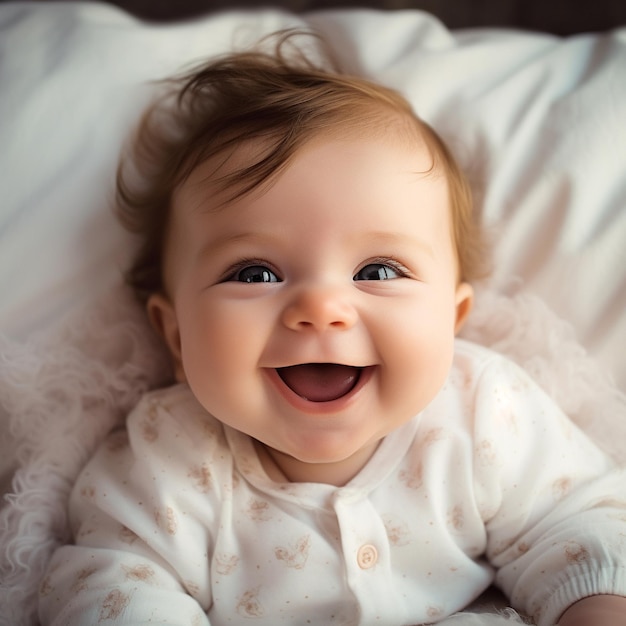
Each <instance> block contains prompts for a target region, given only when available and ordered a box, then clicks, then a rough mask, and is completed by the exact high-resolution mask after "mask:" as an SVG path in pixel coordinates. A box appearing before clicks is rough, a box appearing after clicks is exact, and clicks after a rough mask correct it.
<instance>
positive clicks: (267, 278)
mask: <svg viewBox="0 0 626 626" xmlns="http://www.w3.org/2000/svg"><path fill="white" fill-rule="evenodd" d="M231 280H234V281H238V282H240V283H279V282H281V280H280V278H278V276H276V274H274V272H272V270H270V269H269V268H267V267H265V266H263V265H249V266H248V267H244V268H242V269H240V270H239V271H237V272H236V273H235V274H233V276H232V278H231Z"/></svg>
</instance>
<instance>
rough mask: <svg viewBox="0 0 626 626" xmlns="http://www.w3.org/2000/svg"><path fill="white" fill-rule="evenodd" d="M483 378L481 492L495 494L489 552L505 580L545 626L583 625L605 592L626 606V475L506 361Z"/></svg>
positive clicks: (593, 624)
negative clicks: (557, 622)
mask: <svg viewBox="0 0 626 626" xmlns="http://www.w3.org/2000/svg"><path fill="white" fill-rule="evenodd" d="M483 378H484V380H482V382H481V384H480V385H479V391H478V398H477V399H478V402H477V406H478V415H477V420H478V422H477V430H476V433H475V434H476V437H477V442H478V445H477V462H476V467H477V469H478V474H477V475H478V476H479V480H478V485H477V492H478V493H479V494H480V493H489V494H490V502H489V506H487V507H485V505H483V507H482V508H486V509H491V511H492V512H491V513H489V517H488V519H487V520H486V527H487V531H488V537H489V539H488V550H487V554H488V557H489V559H490V561H491V563H492V564H493V565H495V566H496V567H497V568H498V571H497V574H496V581H497V584H498V585H499V586H500V587H501V588H502V589H503V590H504V591H505V593H506V594H507V596H509V598H510V599H511V602H512V604H513V605H514V606H517V607H519V608H520V609H521V610H523V611H525V612H527V613H529V614H531V615H533V616H534V618H535V619H536V621H537V623H538V624H540V625H541V626H543V625H547V624H550V625H551V624H554V623H555V622H556V621H557V620H558V619H559V617H562V618H563V619H565V620H573V619H575V618H576V619H577V621H576V622H574V621H572V622H571V625H572V626H574V624H576V626H578V625H579V624H584V623H585V622H583V621H580V620H582V619H585V618H584V617H580V619H579V617H578V616H579V615H580V616H583V615H585V614H588V612H589V611H591V610H592V608H595V607H598V608H599V607H600V606H601V605H603V603H601V602H600V600H599V598H601V597H602V598H609V597H610V601H609V600H606V602H605V605H606V606H607V607H613V606H617V607H618V608H619V607H620V605H624V603H625V602H626V600H624V599H623V598H622V597H621V596H626V533H625V531H626V524H625V521H626V472H625V471H624V470H620V469H618V468H616V467H614V465H613V464H612V463H611V462H610V461H609V460H608V459H607V458H606V457H605V455H603V454H602V453H601V452H600V451H599V450H598V449H597V447H596V446H594V444H593V443H592V442H591V441H589V440H588V438H587V437H585V436H584V435H583V434H582V433H581V432H580V431H579V430H578V429H577V428H576V427H575V426H574V425H573V424H572V423H571V422H570V421H569V420H567V418H566V417H565V416H564V415H563V414H562V412H561V411H559V409H558V407H556V406H555V405H554V403H553V402H552V401H551V399H550V398H548V397H547V396H546V394H545V393H543V392H542V391H541V390H540V389H539V388H538V387H537V386H536V384H534V383H533V382H532V381H531V380H530V379H529V378H528V376H527V375H526V374H525V373H524V372H523V371H521V370H519V368H516V367H515V366H512V365H510V364H507V363H501V364H499V366H498V367H497V368H494V367H491V368H489V370H488V371H487V372H486V373H484V376H483ZM490 415H491V416H493V417H490ZM490 420H492V424H491V426H489V421H490ZM487 444H489V446H487ZM487 452H489V453H490V454H487ZM491 498H493V499H491ZM592 598H596V599H595V600H592ZM614 598H615V601H614ZM583 600H584V602H583ZM574 607H575V608H574ZM583 610H584V613H583ZM607 610H608V609H607ZM567 611H570V612H569V613H568V612H567ZM620 617H621V615H620ZM599 619H600V618H598V620H596V619H595V618H594V619H593V620H592V621H590V622H588V623H587V624H586V626H600V624H601V622H600V621H599ZM622 619H624V618H622ZM622 623H624V622H613V623H612V626H613V624H615V626H617V625H618V624H622ZM565 624H568V622H567V621H566V622H563V626H565Z"/></svg>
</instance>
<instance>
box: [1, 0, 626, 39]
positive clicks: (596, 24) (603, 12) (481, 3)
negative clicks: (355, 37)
mask: <svg viewBox="0 0 626 626" xmlns="http://www.w3.org/2000/svg"><path fill="white" fill-rule="evenodd" d="M0 1H1V0H0ZM48 1H50V0H48ZM84 1H89V0H84ZM108 2H109V3H110V4H115V5H118V6H121V7H123V8H125V9H126V10H127V11H129V12H130V13H132V14H134V15H136V16H138V17H140V18H143V19H146V20H149V21H155V22H162V21H172V20H177V19H189V18H193V17H196V16H199V15H205V14H207V13H210V12H214V11H224V10H229V9H238V8H262V7H279V8H283V9H288V10H291V11H294V12H302V11H313V10H318V9H330V8H350V7H352V8H354V7H367V8H375V9H386V10H391V11H393V10H400V9H423V10H426V11H429V12H430V13H433V14H434V15H436V16H437V17H439V18H440V19H441V20H442V21H443V22H444V24H446V26H448V28H467V27H481V26H486V27H493V26H500V27H510V28H521V29H525V30H539V31H544V32H549V33H553V34H556V35H571V34H576V33H583V32H592V31H603V30H608V29H611V28H615V27H617V26H622V25H626V0H586V1H584V2H583V1H580V0H265V1H259V0H108Z"/></svg>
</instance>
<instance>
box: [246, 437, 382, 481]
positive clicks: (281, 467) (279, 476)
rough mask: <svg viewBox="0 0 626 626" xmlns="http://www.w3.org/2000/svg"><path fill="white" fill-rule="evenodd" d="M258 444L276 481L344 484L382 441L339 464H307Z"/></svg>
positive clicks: (267, 470)
mask: <svg viewBox="0 0 626 626" xmlns="http://www.w3.org/2000/svg"><path fill="white" fill-rule="evenodd" d="M255 445H256V449H257V453H258V455H259V460H260V461H261V465H263V469H264V470H265V471H266V472H267V475H268V476H269V477H270V478H271V479H272V480H274V481H276V482H291V483H322V484H327V485H334V486H336V487H343V486H344V485H346V484H348V483H349V482H350V481H351V480H352V479H353V478H354V477H355V476H356V475H357V474H358V473H359V472H360V471H361V470H362V469H363V467H365V465H366V464H367V462H368V461H369V460H370V459H371V458H372V456H373V454H374V452H375V451H376V448H377V447H378V442H377V443H374V444H372V445H371V446H368V447H367V448H363V449H362V450H359V451H358V452H357V453H356V454H354V455H352V456H351V457H350V458H348V459H346V460H344V461H340V462H337V463H305V462H303V461H299V460H298V459H295V458H294V457H291V456H289V455H287V454H283V453H282V452H279V451H277V450H274V449H273V448H269V447H267V446H266V445H264V444H262V443H260V442H258V441H257V442H255Z"/></svg>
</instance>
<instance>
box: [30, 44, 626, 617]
mask: <svg viewBox="0 0 626 626" xmlns="http://www.w3.org/2000/svg"><path fill="white" fill-rule="evenodd" d="M292 43H293V36H284V37H282V38H280V39H279V42H278V45H277V50H276V51H275V52H272V53H266V52H261V51H254V52H250V53H240V54H234V55H230V56H228V57H224V58H220V59H216V60H213V61H211V62H210V63H209V64H207V65H204V66H203V67H201V68H199V69H198V70H197V71H194V72H193V73H191V74H189V75H186V76H184V77H182V78H180V79H177V80H176V81H174V83H173V84H174V92H173V93H174V98H173V99H172V98H170V97H164V98H163V99H161V100H159V101H158V102H157V103H156V104H155V105H154V107H152V108H151V110H150V111H149V112H148V113H147V115H146V116H145V118H144V120H143V123H142V125H141V127H140V129H139V134H138V137H137V142H136V144H135V150H134V160H133V162H132V163H133V166H134V167H135V169H136V171H137V172H139V174H141V180H142V185H132V184H131V183H130V182H129V174H128V167H127V166H126V164H124V163H123V164H122V166H121V168H120V173H119V177H118V197H119V206H120V213H121V215H122V218H123V220H124V222H125V224H126V225H127V226H128V227H129V228H130V229H131V230H132V231H134V232H136V233H138V234H139V235H140V238H141V244H140V248H139V252H138V255H137V257H136V260H135V263H134V265H133V266H132V268H131V270H130V272H129V280H130V283H131V284H132V285H133V287H134V289H135V290H136V292H137V294H138V296H139V298H140V299H141V300H142V301H143V302H145V305H146V308H147V312H148V316H149V318H150V320H151V322H152V324H153V325H154V327H155V328H156V329H157V331H158V332H159V333H160V334H161V336H162V337H163V339H164V342H165V344H166V345H167V347H168V348H169V351H170V353H171V356H172V362H173V368H174V375H175V378H176V384H174V385H173V386H171V387H169V388H166V389H161V390H156V391H153V392H151V393H149V394H147V395H146V396H145V397H144V398H143V399H142V401H141V402H140V403H139V405H138V406H137V407H136V409H135V410H134V411H133V412H132V413H131V414H130V415H129V417H128V419H127V422H126V424H125V427H124V429H123V430H117V431H114V432H113V433H111V434H110V436H109V437H108V439H107V440H106V441H105V443H104V444H103V445H102V446H101V448H100V449H99V451H98V452H97V453H96V455H95V456H94V458H93V459H92V460H91V461H90V462H89V464H88V465H87V467H86V468H85V469H84V471H83V472H82V475H81V476H80V478H79V480H78V482H77V484H76V486H75V488H74V491H73V495H72V498H71V503H70V515H71V523H72V529H73V533H74V539H75V541H74V544H73V545H68V546H64V547H62V548H60V549H59V550H58V551H57V552H56V553H55V555H54V557H53V559H52V562H51V565H50V568H49V571H48V573H47V575H46V577H45V579H44V581H43V584H42V587H41V600H40V617H41V621H42V624H44V625H47V624H57V625H63V626H65V625H68V624H70V625H76V626H84V625H85V624H99V623H104V624H109V623H111V624H146V623H153V622H154V623H162V624H163V623H165V624H181V625H182V624H185V625H191V624H193V625H200V624H213V625H218V624H226V623H244V622H245V623H254V624H259V625H262V624H267V625H272V626H274V625H275V624H278V623H287V624H320V625H329V624H343V625H348V624H350V625H356V624H384V625H393V626H399V625H401V624H421V623H425V622H427V623H433V622H437V621H440V620H442V619H443V618H445V617H446V616H448V615H451V614H452V613H454V612H457V611H459V610H461V609H463V608H464V607H466V606H467V605H468V604H470V603H471V602H472V600H474V599H475V598H476V597H477V596H479V595H480V594H481V593H482V592H483V591H484V590H485V589H486V588H487V587H488V586H489V585H491V584H492V583H494V582H495V584H497V585H498V586H499V587H500V588H501V589H502V590H503V591H504V592H505V593H506V594H507V596H508V597H509V598H510V601H511V603H512V605H513V606H515V607H517V608H519V609H520V610H522V611H524V612H526V613H527V614H529V615H532V616H533V619H534V620H535V622H536V623H537V624H539V625H540V626H548V625H552V624H554V623H555V622H557V621H558V620H560V622H559V623H560V624H562V625H563V626H574V625H585V626H603V625H607V626H609V625H610V626H617V625H623V624H626V597H624V596H626V524H625V520H626V504H625V500H626V499H625V497H624V485H625V484H626V480H625V476H624V472H623V471H621V470H618V469H615V468H614V467H613V466H612V464H611V462H610V461H609V460H608V459H607V458H606V457H605V456H604V455H603V454H602V453H601V452H600V451H599V450H598V449H597V448H596V447H595V446H594V445H593V444H592V443H591V442H590V441H589V440H588V439H587V438H586V437H585V436H584V435H583V434H582V433H581V432H580V431H579V430H577V428H576V427H575V426H574V425H573V424H572V423H571V422H570V421H569V420H568V419H567V418H566V417H565V416H564V415H563V414H562V413H561V412H560V410H559V409H558V408H557V407H556V406H555V405H554V404H553V402H552V401H551V400H550V399H549V398H548V397H547V396H546V395H545V394H544V393H543V392H542V391H541V390H540V389H539V388H538V387H537V386H536V385H535V384H534V383H533V382H532V381H531V380H530V379H529V378H528V376H527V375H526V374H525V373H524V372H523V371H522V370H520V369H519V368H518V367H516V366H514V365H513V364H512V363H510V362H508V361H507V360H505V359H504V358H502V357H500V356H498V355H497V354H494V353H493V352H490V351H488V350H487V349H485V348H482V347H479V346H477V345H473V344H471V343H469V342H467V341H464V340H461V339H458V338H456V334H457V333H458V331H459V329H460V328H461V326H462V325H463V322H464V321H465V320H466V318H467V316H468V314H469V313H470V310H471V308H472V298H473V290H472V287H471V282H472V281H473V280H474V279H475V278H476V277H478V276H480V275H481V274H482V273H483V272H484V258H485V250H484V248H485V247H484V245H483V242H482V235H481V232H480V230H479V229H478V228H477V226H476V224H475V221H474V219H473V217H472V208H471V200H470V192H469V190H468V185H467V183H466V182H465V180H464V178H463V175H462V173H461V172H460V169H459V167H458V166H457V165H456V164H455V161H454V159H453V158H452V156H451V154H450V153H449V151H448V150H447V149H446V147H445V146H444V144H443V143H442V141H441V140H440V138H439V137H438V136H437V134H436V133H435V132H434V131H433V130H432V129H431V128H429V126H427V125H426V124H425V123H424V122H423V121H421V120H420V119H418V118H417V117H416V116H415V114H414V113H413V112H412V110H411V108H410V106H409V104H408V103H407V102H406V101H405V100H404V99H403V98H402V97H401V96H400V95H399V94H398V93H396V92H394V91H392V90H389V89H386V88H384V87H381V86H378V85H374V84H372V83H370V82H367V81H365V80H362V79H359V78H353V77H348V76H344V75H340V74H338V73H335V72H329V71H325V70H323V69H321V68H319V67H317V66H316V65H314V64H313V63H312V62H310V61H308V60H307V59H306V58H305V57H304V56H303V55H298V54H296V53H295V52H294V50H293V49H291V48H289V46H290V45H291V44H292ZM171 93H172V92H170V95H171Z"/></svg>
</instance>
